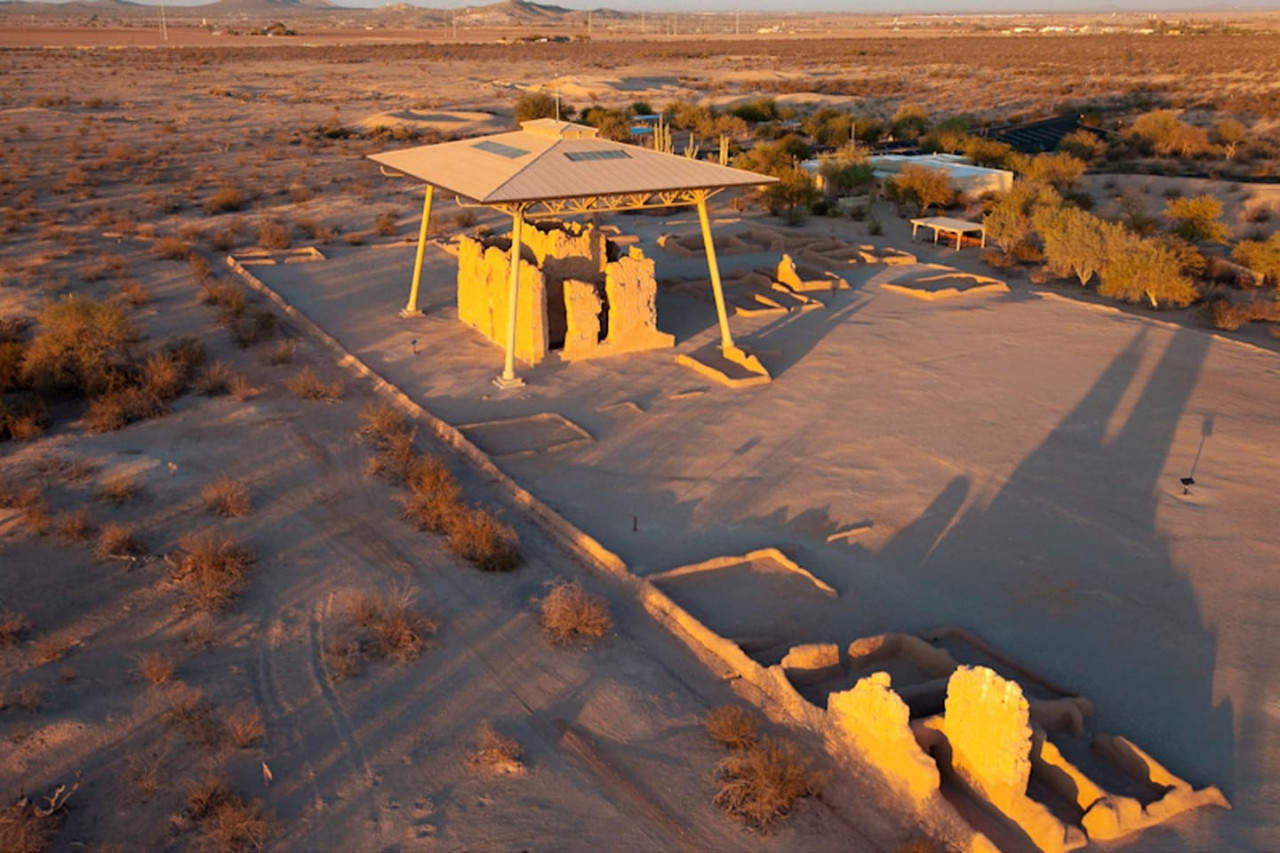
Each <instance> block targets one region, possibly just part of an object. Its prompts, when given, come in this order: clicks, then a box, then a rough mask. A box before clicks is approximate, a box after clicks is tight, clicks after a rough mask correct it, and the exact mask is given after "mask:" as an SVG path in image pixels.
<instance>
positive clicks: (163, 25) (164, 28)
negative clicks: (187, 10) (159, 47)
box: [160, 0, 169, 41]
mask: <svg viewBox="0 0 1280 853" xmlns="http://www.w3.org/2000/svg"><path fill="white" fill-rule="evenodd" d="M160 35H161V36H163V37H164V40H165V41H168V40H169V22H168V21H166V20H165V16H164V0H160Z"/></svg>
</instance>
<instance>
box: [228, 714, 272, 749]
mask: <svg viewBox="0 0 1280 853" xmlns="http://www.w3.org/2000/svg"><path fill="white" fill-rule="evenodd" d="M223 728H224V729H225V730H226V733H227V740H229V741H230V742H231V745H232V746H234V747H235V748H236V749H248V748H249V747H251V746H254V745H256V744H257V743H258V742H259V741H261V740H262V736H263V735H264V734H266V726H265V724H264V723H263V721H262V713H261V712H260V711H259V710H258V709H257V708H250V709H240V710H236V711H231V712H229V713H227V714H226V716H225V717H224V718H223Z"/></svg>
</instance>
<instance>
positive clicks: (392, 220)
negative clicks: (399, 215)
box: [373, 210, 400, 237]
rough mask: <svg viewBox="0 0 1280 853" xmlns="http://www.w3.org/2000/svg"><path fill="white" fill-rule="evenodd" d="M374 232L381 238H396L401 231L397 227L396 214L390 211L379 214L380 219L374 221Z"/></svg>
mask: <svg viewBox="0 0 1280 853" xmlns="http://www.w3.org/2000/svg"><path fill="white" fill-rule="evenodd" d="M373 230H374V231H376V232H377V234H378V236H379V237H394V236H396V234H397V233H398V232H399V230H400V229H399V228H398V227H397V226H396V215H395V213H394V212H393V211H390V210H387V211H384V212H382V213H379V214H378V218H377V219H375V220H374V221H373Z"/></svg>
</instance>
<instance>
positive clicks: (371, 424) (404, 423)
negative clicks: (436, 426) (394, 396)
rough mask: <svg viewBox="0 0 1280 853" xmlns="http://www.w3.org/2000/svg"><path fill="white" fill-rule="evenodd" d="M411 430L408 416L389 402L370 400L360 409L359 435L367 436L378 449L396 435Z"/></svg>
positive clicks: (406, 433) (405, 433) (383, 446)
mask: <svg viewBox="0 0 1280 853" xmlns="http://www.w3.org/2000/svg"><path fill="white" fill-rule="evenodd" d="M411 431H412V428H411V427H410V425H409V418H408V417H407V416H405V414H404V412H403V411H401V410H400V408H399V407H397V406H395V405H393V404H391V403H388V402H385V401H382V400H370V401H369V402H368V403H366V404H365V406H364V408H363V409H361V410H360V430H359V432H360V435H363V436H365V437H366V438H368V439H369V441H370V442H372V443H373V446H374V447H377V448H378V449H379V450H381V449H383V448H385V447H386V446H387V445H388V444H389V443H390V441H391V440H392V439H393V438H395V437H396V436H402V435H408V434H409V433H410V432H411Z"/></svg>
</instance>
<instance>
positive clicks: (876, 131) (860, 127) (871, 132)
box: [853, 118, 884, 145]
mask: <svg viewBox="0 0 1280 853" xmlns="http://www.w3.org/2000/svg"><path fill="white" fill-rule="evenodd" d="M853 137H854V139H856V140H857V141H858V142H861V143H862V144H863V145H874V144H876V143H877V142H879V141H880V140H881V139H883V138H884V122H882V121H881V120H880V119H878V118H856V119H854V120H853Z"/></svg>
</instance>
